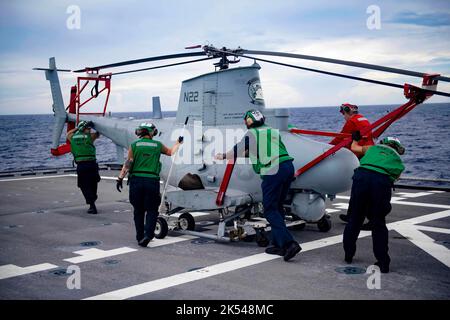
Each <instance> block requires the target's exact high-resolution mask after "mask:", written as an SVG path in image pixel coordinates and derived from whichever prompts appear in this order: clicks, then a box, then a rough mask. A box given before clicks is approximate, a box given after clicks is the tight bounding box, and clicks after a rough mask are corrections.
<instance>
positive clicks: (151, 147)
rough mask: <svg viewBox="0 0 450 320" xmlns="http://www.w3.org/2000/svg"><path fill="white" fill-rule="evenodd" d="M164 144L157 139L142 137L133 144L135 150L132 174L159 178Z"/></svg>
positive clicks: (132, 149) (132, 148) (133, 150)
mask: <svg viewBox="0 0 450 320" xmlns="http://www.w3.org/2000/svg"><path fill="white" fill-rule="evenodd" d="M161 149H162V144H161V142H159V141H157V140H152V139H148V138H141V139H138V140H136V141H135V142H133V143H132V144H131V151H132V152H133V167H132V168H131V171H130V175H131V176H137V177H147V178H156V179H159V173H160V172H161V162H160V161H159V158H160V156H161Z"/></svg>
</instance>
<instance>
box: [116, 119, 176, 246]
mask: <svg viewBox="0 0 450 320" xmlns="http://www.w3.org/2000/svg"><path fill="white" fill-rule="evenodd" d="M135 133H136V135H137V136H138V137H139V139H138V140H136V141H134V142H133V143H132V144H131V147H130V148H129V149H128V157H127V160H126V161H125V163H124V165H123V167H122V171H121V172H120V174H119V176H118V178H117V183H116V188H117V190H118V191H119V192H121V189H122V188H123V183H122V182H123V178H124V177H125V176H126V174H127V172H129V173H130V175H129V177H130V181H129V182H130V203H131V204H132V206H133V208H134V224H135V227H136V240H137V241H138V244H139V245H140V246H141V247H147V245H148V244H149V242H150V241H151V240H152V239H153V238H154V236H155V227H156V219H157V217H158V207H159V204H160V203H161V196H160V193H159V187H160V183H159V173H160V171H161V162H160V156H161V154H165V155H167V156H171V155H173V154H175V152H176V150H177V148H178V146H179V145H180V144H181V143H182V142H183V137H179V138H178V140H177V142H176V143H175V144H174V145H173V147H172V148H170V149H169V148H167V147H166V146H165V145H164V144H162V143H161V142H160V141H158V140H154V139H153V138H154V137H155V136H156V135H157V134H158V129H156V127H155V125H154V124H152V123H145V122H144V123H141V124H140V125H139V127H138V128H137V129H136V131H135Z"/></svg>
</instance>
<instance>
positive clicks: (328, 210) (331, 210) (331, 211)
mask: <svg viewBox="0 0 450 320" xmlns="http://www.w3.org/2000/svg"><path fill="white" fill-rule="evenodd" d="M325 211H326V212H327V213H333V212H339V211H341V210H340V209H325Z"/></svg>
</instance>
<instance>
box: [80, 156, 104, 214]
mask: <svg viewBox="0 0 450 320" xmlns="http://www.w3.org/2000/svg"><path fill="white" fill-rule="evenodd" d="M77 176H78V179H77V185H78V188H80V189H81V192H82V193H83V196H84V198H85V199H86V203H87V204H89V205H90V204H94V203H95V201H96V200H97V185H98V183H99V182H100V175H99V173H98V164H97V162H95V161H80V162H78V163H77Z"/></svg>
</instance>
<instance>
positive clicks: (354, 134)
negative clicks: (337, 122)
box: [352, 131, 362, 141]
mask: <svg viewBox="0 0 450 320" xmlns="http://www.w3.org/2000/svg"><path fill="white" fill-rule="evenodd" d="M361 138H362V137H361V132H359V131H353V132H352V139H353V140H355V141H359V140H361Z"/></svg>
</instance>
